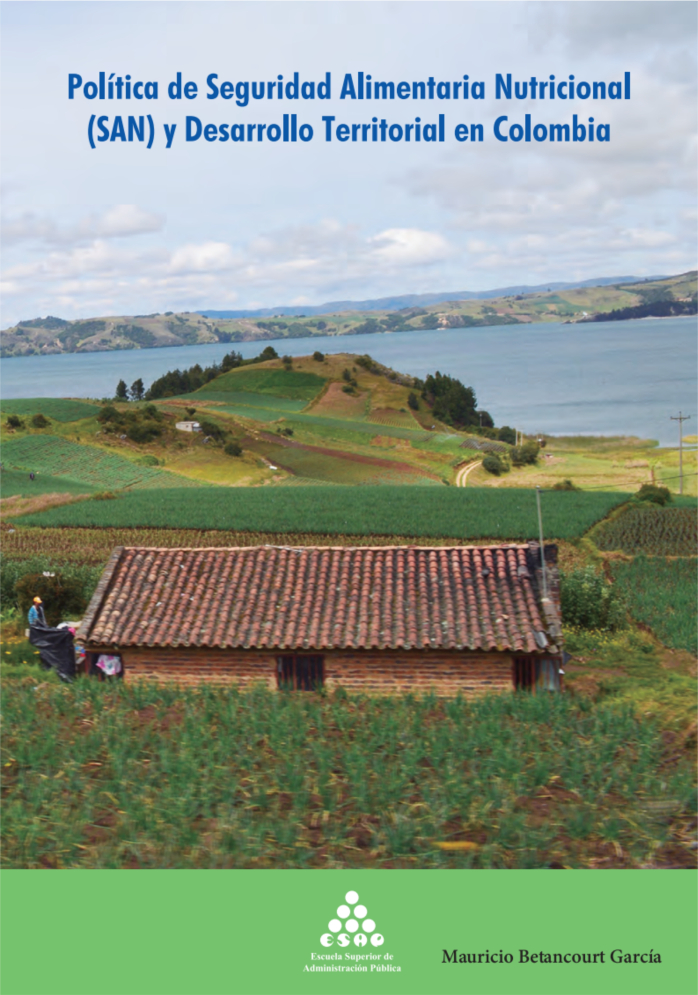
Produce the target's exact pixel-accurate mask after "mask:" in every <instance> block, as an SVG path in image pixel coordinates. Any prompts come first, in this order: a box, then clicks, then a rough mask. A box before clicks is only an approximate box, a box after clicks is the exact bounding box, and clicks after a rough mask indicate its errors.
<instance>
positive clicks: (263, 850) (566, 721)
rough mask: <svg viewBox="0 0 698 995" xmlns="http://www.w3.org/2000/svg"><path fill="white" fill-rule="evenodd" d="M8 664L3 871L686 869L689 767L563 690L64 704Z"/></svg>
mask: <svg viewBox="0 0 698 995" xmlns="http://www.w3.org/2000/svg"><path fill="white" fill-rule="evenodd" d="M13 669H14V671H15V675H14V677H13V679H12V680H8V683H6V685H5V689H4V702H3V712H4V722H5V729H4V736H3V755H2V769H3V795H4V800H3V809H4V818H3V838H4V841H3V844H4V845H3V849H2V861H3V864H4V866H5V867H14V868H123V867H127V868H134V869H135V868H174V867H178V868H326V867H334V868H337V867H373V868H396V867H404V868H435V869H436V868H448V867H476V868H521V869H524V868H545V867H551V866H552V867H575V868H584V867H605V868H613V867H617V868H633V867H648V866H649V867H676V866H683V867H690V866H692V865H693V864H694V863H695V851H694V850H691V849H689V848H688V847H687V846H686V845H685V840H686V839H687V838H688V834H689V830H690V823H691V820H692V819H693V818H694V812H693V805H692V800H693V790H694V780H695V777H694V767H693V762H692V758H691V757H690V756H689V755H687V754H682V753H681V752H680V751H679V753H678V754H677V752H676V749H675V746H671V745H667V744H666V743H665V741H664V739H663V737H662V732H661V729H660V728H659V727H658V726H657V725H655V724H654V723H652V722H650V721H648V720H646V719H639V718H637V717H636V716H635V715H634V714H633V711H632V709H631V708H627V707H618V706H617V705H616V706H613V705H608V704H603V703H600V704H597V705H595V706H591V705H590V704H589V703H588V702H587V703H584V702H580V701H579V700H577V699H575V698H574V697H572V696H564V695H547V696H544V697H540V696H529V695H493V696H488V697H485V698H483V699H480V700H476V701H465V700H461V699H453V700H450V701H449V700H443V699H441V700H438V699H435V698H433V697H431V696H426V697H423V698H415V697H413V696H412V695H401V696H386V697H385V698H365V697H353V696H349V695H346V694H339V693H335V694H332V695H326V696H321V695H315V694H284V693H283V692H281V693H275V692H269V691H267V690H266V689H262V688H259V689H257V690H254V691H252V692H249V693H246V694H240V693H238V692H237V691H235V690H234V689H222V688H216V687H210V686H209V687H205V688H200V689H197V690H178V689H177V688H174V687H171V688H161V687H158V686H157V685H148V684H134V685H131V684H122V683H121V682H119V684H118V685H117V686H105V685H104V684H101V683H98V682H93V681H90V680H81V681H77V682H76V683H75V684H74V685H73V686H72V687H70V688H68V689H66V688H63V687H59V686H57V685H56V684H55V683H52V682H50V681H48V680H46V679H44V680H43V682H42V683H40V684H39V686H38V687H37V678H36V676H35V675H34V674H33V673H27V675H26V676H25V677H19V679H17V675H18V674H20V673H21V664H20V665H18V666H17V667H14V668H13ZM29 669H30V668H29V667H27V670H29ZM31 669H35V668H31ZM39 680H40V681H41V678H40V679H39Z"/></svg>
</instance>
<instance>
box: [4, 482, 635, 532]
mask: <svg viewBox="0 0 698 995" xmlns="http://www.w3.org/2000/svg"><path fill="white" fill-rule="evenodd" d="M623 500H627V495H623V494H618V493H609V492H604V491H597V492H593V493H584V492H579V491H554V492H549V493H545V494H543V496H542V508H543V521H544V529H545V536H546V537H547V538H548V539H554V538H555V539H572V538H576V537H578V536H581V535H582V534H583V533H584V532H586V531H587V529H589V528H590V526H591V525H593V524H594V523H595V522H597V521H599V520H600V519H601V518H603V517H604V516H605V515H607V514H608V513H609V512H610V511H611V509H612V508H614V507H615V506H617V505H618V504H619V503H620V502H621V501H623ZM21 521H22V524H23V525H24V524H26V525H44V526H115V527H131V526H143V527H156V528H168V527H169V528H202V529H237V530H241V531H252V532H262V531H263V532H289V533H293V532H316V533H317V532H325V533H328V534H355V535H370V534H376V535H413V536H452V537H455V538H463V539H471V540H477V539H486V538H501V539H524V540H525V539H535V538H537V536H538V519H537V516H536V495H535V492H534V491H532V490H524V489H515V488H506V489H502V490H494V489H492V488H470V487H469V488H467V489H463V488H455V487H453V488H452V487H428V488H427V487H409V488H405V487H400V486H389V485H386V486H383V487H339V486H335V487H331V488H326V487H308V488H304V487H294V488H290V489H286V488H280V487H276V488H273V489H272V488H252V489H250V488H211V487H201V488H197V489H196V491H193V490H191V491H189V490H162V491H159V492H158V500H157V502H154V501H153V500H152V497H150V496H149V495H148V494H146V493H143V492H138V491H133V492H129V493H126V494H123V495H121V496H120V497H119V498H118V499H116V500H114V501H81V502H79V503H77V504H73V505H64V506H63V507H60V508H52V509H48V510H47V511H44V512H41V513H39V514H35V515H29V516H26V517H24V518H22V519H21Z"/></svg>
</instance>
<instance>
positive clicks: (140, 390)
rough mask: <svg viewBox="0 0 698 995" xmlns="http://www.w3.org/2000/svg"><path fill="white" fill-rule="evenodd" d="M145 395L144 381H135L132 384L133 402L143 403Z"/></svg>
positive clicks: (139, 379)
mask: <svg viewBox="0 0 698 995" xmlns="http://www.w3.org/2000/svg"><path fill="white" fill-rule="evenodd" d="M144 394H145V387H144V386H143V381H142V380H141V378H140V377H139V378H138V380H134V381H133V383H132V384H131V400H132V401H142V400H143V395H144Z"/></svg>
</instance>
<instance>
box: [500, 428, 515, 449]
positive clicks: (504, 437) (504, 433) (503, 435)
mask: <svg viewBox="0 0 698 995" xmlns="http://www.w3.org/2000/svg"><path fill="white" fill-rule="evenodd" d="M499 439H500V441H501V442H508V443H509V445H510V446H515V445H516V432H515V431H514V429H513V428H509V426H508V425H502V427H501V428H500V430H499Z"/></svg>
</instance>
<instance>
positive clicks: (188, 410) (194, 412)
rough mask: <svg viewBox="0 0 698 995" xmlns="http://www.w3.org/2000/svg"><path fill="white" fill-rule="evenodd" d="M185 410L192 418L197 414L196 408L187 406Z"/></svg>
mask: <svg viewBox="0 0 698 995" xmlns="http://www.w3.org/2000/svg"><path fill="white" fill-rule="evenodd" d="M184 410H185V411H186V413H187V414H188V415H189V417H190V418H193V417H194V415H195V414H196V408H185V409H184Z"/></svg>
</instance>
